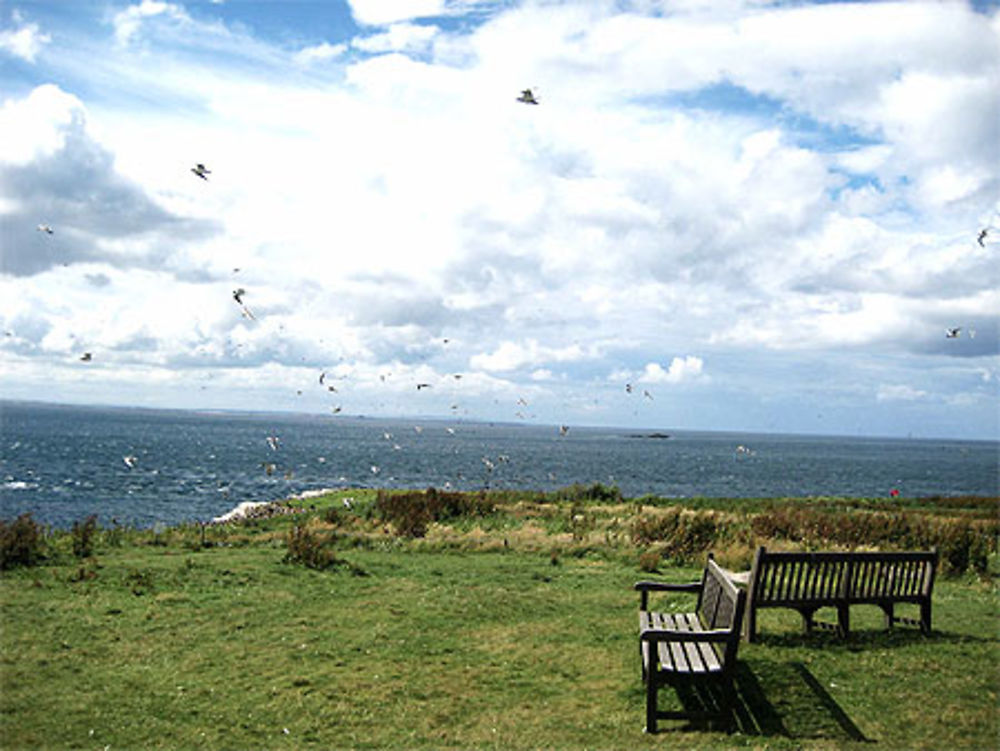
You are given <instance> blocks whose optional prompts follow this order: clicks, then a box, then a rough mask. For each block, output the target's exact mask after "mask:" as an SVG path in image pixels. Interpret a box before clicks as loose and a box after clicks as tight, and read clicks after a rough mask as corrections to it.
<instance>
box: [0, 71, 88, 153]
mask: <svg viewBox="0 0 1000 751" xmlns="http://www.w3.org/2000/svg"><path fill="white" fill-rule="evenodd" d="M82 113H83V104H82V103H81V102H80V100H79V99H77V98H76V97H75V96H73V95H72V94H67V93H66V92H65V91H63V90H61V89H60V88H59V87H58V86H54V85H52V84H45V85H43V86H39V87H38V88H36V89H34V90H33V91H32V92H31V93H30V94H29V95H28V96H27V97H26V98H24V99H20V100H18V99H7V100H5V101H4V103H3V107H2V108H0V164H2V163H6V164H12V165H23V164H26V163H27V162H30V161H32V160H34V159H37V158H39V157H41V156H45V155H49V154H52V153H54V152H55V151H57V150H58V149H59V148H61V147H62V145H63V143H64V142H65V139H66V128H67V126H69V125H70V123H72V122H73V120H74V119H79V118H80V117H82Z"/></svg>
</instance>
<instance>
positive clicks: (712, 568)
mask: <svg viewBox="0 0 1000 751" xmlns="http://www.w3.org/2000/svg"><path fill="white" fill-rule="evenodd" d="M745 609H746V592H744V591H743V590H742V589H740V588H738V587H737V586H736V585H734V584H733V582H732V581H731V580H730V579H729V577H728V576H727V575H726V572H725V571H724V570H723V569H722V568H720V567H719V565H718V564H717V563H716V562H715V560H714V559H713V558H712V556H711V554H709V556H708V563H707V565H706V566H705V570H704V572H703V573H702V579H701V591H700V593H699V594H698V606H697V608H696V612H697V613H698V618H699V619H700V620H701V625H702V626H703V627H704V628H706V629H728V630H729V631H730V632H731V636H730V638H729V640H728V641H727V642H726V643H725V645H724V646H723V648H722V649H719V650H717V652H718V656H719V661H720V662H721V663H722V664H723V665H724V666H725V665H734V664H735V662H736V650H737V649H738V647H739V641H740V629H741V627H742V625H743V611H744V610H745Z"/></svg>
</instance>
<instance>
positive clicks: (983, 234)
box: [976, 228, 990, 248]
mask: <svg viewBox="0 0 1000 751" xmlns="http://www.w3.org/2000/svg"><path fill="white" fill-rule="evenodd" d="M989 232H990V231H989V229H988V228H987V229H984V230H981V231H980V233H979V237H977V238H976V242H977V243H979V247H980V248H985V247H986V235H988V234H989Z"/></svg>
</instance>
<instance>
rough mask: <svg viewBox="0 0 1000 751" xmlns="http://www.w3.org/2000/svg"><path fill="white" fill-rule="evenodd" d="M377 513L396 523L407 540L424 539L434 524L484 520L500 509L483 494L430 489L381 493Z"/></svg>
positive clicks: (398, 531)
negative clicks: (472, 517) (468, 518)
mask: <svg viewBox="0 0 1000 751" xmlns="http://www.w3.org/2000/svg"><path fill="white" fill-rule="evenodd" d="M375 510H376V513H377V514H378V516H379V518H381V519H382V520H383V521H385V522H388V523H390V524H392V525H393V526H394V527H395V528H396V533H397V534H399V535H401V536H403V537H424V536H426V534H427V526H428V525H429V524H430V523H431V522H440V521H446V520H448V519H457V518H461V517H465V516H479V517H484V516H488V515H490V514H493V513H495V511H496V506H494V504H493V503H492V501H490V500H489V498H488V497H487V496H486V495H485V494H483V493H475V494H473V493H450V492H445V491H440V490H437V489H436V488H428V489H427V490H426V491H424V492H422V493H421V492H420V491H411V492H405V493H392V492H387V491H384V490H380V491H379V492H378V496H377V498H376V500H375Z"/></svg>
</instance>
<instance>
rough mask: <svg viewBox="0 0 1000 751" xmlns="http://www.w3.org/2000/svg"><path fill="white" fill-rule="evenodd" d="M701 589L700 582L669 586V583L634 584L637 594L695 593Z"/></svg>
mask: <svg viewBox="0 0 1000 751" xmlns="http://www.w3.org/2000/svg"><path fill="white" fill-rule="evenodd" d="M700 589H701V582H691V583H690V584H670V583H669V582H636V583H635V590H636V591H637V592H697V591H698V590H700Z"/></svg>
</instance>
